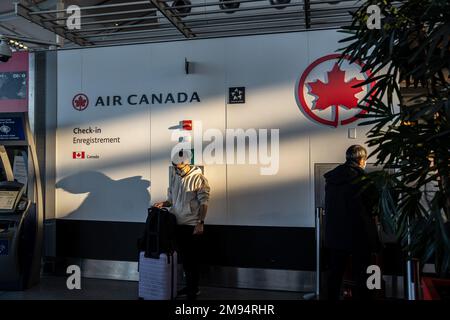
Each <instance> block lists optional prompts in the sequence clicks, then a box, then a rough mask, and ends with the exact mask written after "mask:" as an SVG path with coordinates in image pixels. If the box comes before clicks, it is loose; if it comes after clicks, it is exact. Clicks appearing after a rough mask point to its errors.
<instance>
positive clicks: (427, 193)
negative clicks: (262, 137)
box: [341, 0, 450, 291]
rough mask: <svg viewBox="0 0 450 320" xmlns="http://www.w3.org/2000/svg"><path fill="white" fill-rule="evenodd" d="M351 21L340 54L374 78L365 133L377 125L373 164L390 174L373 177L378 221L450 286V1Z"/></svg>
mask: <svg viewBox="0 0 450 320" xmlns="http://www.w3.org/2000/svg"><path fill="white" fill-rule="evenodd" d="M371 5H376V6H377V7H376V8H378V9H379V11H380V12H381V17H382V18H381V24H380V28H379V29H377V28H369V27H368V23H367V22H368V21H369V20H370V19H372V18H373V17H371V14H372V13H371V8H373V7H371V8H369V6H371ZM368 9H369V10H368ZM368 12H369V13H368ZM352 17H353V18H352V22H351V25H349V26H345V27H342V30H341V31H342V32H345V33H348V34H349V36H348V37H347V38H345V39H343V40H342V41H341V42H342V43H344V44H345V47H344V48H343V49H341V50H342V51H341V52H342V54H343V55H347V56H350V57H351V58H352V61H356V60H359V61H361V62H363V63H364V64H365V66H364V68H363V72H364V71H366V70H369V69H370V70H372V75H371V76H370V77H369V78H368V79H367V80H366V81H364V82H363V83H361V84H359V85H366V84H368V83H373V87H372V89H371V90H370V92H369V93H368V94H367V95H366V96H365V98H364V99H362V101H361V104H360V108H362V109H365V110H367V113H366V114H365V115H362V116H361V117H363V118H365V121H364V122H363V123H361V125H371V129H370V131H369V132H368V134H367V144H368V146H369V147H373V150H374V151H373V152H372V153H371V155H370V156H373V157H375V158H376V164H377V165H380V166H381V167H382V168H384V169H389V170H383V172H378V173H374V175H373V176H372V178H373V179H374V181H375V183H376V185H377V186H378V189H379V191H380V203H379V204H380V205H379V212H380V218H381V220H382V222H383V225H384V227H385V228H386V229H391V230H392V231H394V232H395V233H396V235H397V236H398V239H399V242H400V244H401V246H402V248H403V249H404V250H405V252H408V256H409V257H411V258H418V259H419V260H420V262H421V263H422V264H425V263H426V262H428V261H430V259H432V261H433V262H434V264H435V269H436V274H437V275H438V276H439V277H440V278H441V279H442V278H448V277H449V274H450V273H449V271H450V240H449V238H450V228H449V221H450V102H449V96H450V79H449V68H450V1H447V0H409V1H402V2H398V1H391V0H368V1H364V2H363V3H362V5H361V7H359V8H358V9H357V10H356V11H355V12H354V13H353V14H352ZM369 22H370V21H369ZM432 283H433V281H429V280H426V281H424V286H428V285H431V284H432ZM434 283H436V282H434ZM445 283H446V282H445V281H441V282H440V284H441V285H443V284H445ZM447 285H448V282H447ZM425 289H426V288H425ZM425 291H426V290H425Z"/></svg>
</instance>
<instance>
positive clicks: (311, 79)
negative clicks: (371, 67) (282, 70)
mask: <svg viewBox="0 0 450 320" xmlns="http://www.w3.org/2000/svg"><path fill="white" fill-rule="evenodd" d="M339 57H340V55H339V54H331V55H327V56H324V57H321V58H319V59H317V60H315V61H314V62H313V63H311V64H310V65H309V66H308V67H307V68H306V69H305V71H304V72H303V74H302V76H301V78H300V81H299V82H298V87H297V88H296V98H297V103H298V105H299V107H300V109H301V110H302V111H303V113H304V114H305V115H306V116H307V117H308V118H309V119H311V120H313V121H316V122H318V123H321V124H324V125H328V126H333V127H337V126H339V125H347V124H349V123H352V122H354V121H356V120H358V118H357V117H356V115H358V114H364V113H366V111H365V110H361V109H360V108H358V102H359V101H360V100H361V99H362V98H363V97H364V96H365V95H366V94H367V93H368V92H369V91H370V88H371V87H372V86H373V83H372V84H368V85H364V86H359V87H354V86H355V85H357V84H358V83H361V82H363V81H365V80H366V79H367V78H368V77H369V76H370V71H366V72H362V68H363V66H364V65H363V64H362V63H360V62H355V63H352V64H350V61H349V59H350V58H349V57H344V59H343V60H342V62H341V63H340V64H338V61H339Z"/></svg>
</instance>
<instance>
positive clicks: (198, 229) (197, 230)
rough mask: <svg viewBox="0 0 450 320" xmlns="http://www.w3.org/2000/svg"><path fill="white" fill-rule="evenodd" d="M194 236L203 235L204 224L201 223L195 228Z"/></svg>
mask: <svg viewBox="0 0 450 320" xmlns="http://www.w3.org/2000/svg"><path fill="white" fill-rule="evenodd" d="M193 234H194V235H202V234H203V223H202V222H199V223H197V225H196V226H195V228H194V233H193Z"/></svg>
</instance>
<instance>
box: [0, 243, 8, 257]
mask: <svg viewBox="0 0 450 320" xmlns="http://www.w3.org/2000/svg"><path fill="white" fill-rule="evenodd" d="M7 255H8V240H1V239H0V256H7Z"/></svg>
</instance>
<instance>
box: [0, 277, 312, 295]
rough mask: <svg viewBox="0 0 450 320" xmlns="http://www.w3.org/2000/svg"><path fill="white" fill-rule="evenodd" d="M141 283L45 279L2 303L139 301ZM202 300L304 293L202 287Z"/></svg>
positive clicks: (11, 293)
mask: <svg viewBox="0 0 450 320" xmlns="http://www.w3.org/2000/svg"><path fill="white" fill-rule="evenodd" d="M137 290H138V283H137V282H130V281H117V280H101V279H87V278H83V279H82V282H81V289H80V290H68V289H67V287H66V278H64V277H45V278H42V280H41V282H40V284H39V285H38V286H36V287H33V288H31V289H28V290H26V291H10V292H5V291H0V300H41V299H43V300H136V299H138V295H137ZM200 290H201V295H200V296H199V297H198V299H199V300H245V299H249V300H301V299H302V296H303V294H302V293H301V292H285V291H267V290H249V289H235V288H218V287H201V288H200Z"/></svg>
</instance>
